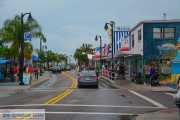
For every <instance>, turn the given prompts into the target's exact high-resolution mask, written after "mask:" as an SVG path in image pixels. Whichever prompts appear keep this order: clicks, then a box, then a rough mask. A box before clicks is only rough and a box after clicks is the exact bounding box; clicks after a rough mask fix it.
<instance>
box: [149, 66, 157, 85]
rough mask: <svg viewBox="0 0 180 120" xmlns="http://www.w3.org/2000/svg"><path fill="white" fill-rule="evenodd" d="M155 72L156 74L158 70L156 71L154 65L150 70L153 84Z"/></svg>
mask: <svg viewBox="0 0 180 120" xmlns="http://www.w3.org/2000/svg"><path fill="white" fill-rule="evenodd" d="M155 74H156V71H155V69H154V67H153V66H152V67H151V69H150V72H149V76H150V84H151V85H153V82H154V78H155Z"/></svg>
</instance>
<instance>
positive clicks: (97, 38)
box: [95, 35, 102, 69]
mask: <svg viewBox="0 0 180 120" xmlns="http://www.w3.org/2000/svg"><path fill="white" fill-rule="evenodd" d="M98 40H99V42H100V68H101V69H102V38H101V35H96V37H95V41H98Z"/></svg>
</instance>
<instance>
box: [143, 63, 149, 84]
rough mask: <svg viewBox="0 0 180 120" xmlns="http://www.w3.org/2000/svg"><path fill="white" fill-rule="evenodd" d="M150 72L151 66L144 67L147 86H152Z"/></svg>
mask: <svg viewBox="0 0 180 120" xmlns="http://www.w3.org/2000/svg"><path fill="white" fill-rule="evenodd" d="M149 71H150V67H149V65H144V74H145V84H150V82H149V79H150V75H149V73H150V72H149Z"/></svg>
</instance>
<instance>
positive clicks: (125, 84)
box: [102, 77, 176, 92]
mask: <svg viewBox="0 0 180 120" xmlns="http://www.w3.org/2000/svg"><path fill="white" fill-rule="evenodd" d="M102 78H103V79H105V80H107V81H108V82H109V83H111V84H112V85H113V86H114V87H115V88H126V89H131V90H136V91H142V90H144V91H154V92H176V90H175V89H173V88H171V87H169V86H165V85H163V86H151V85H145V84H136V83H133V82H131V81H128V80H110V79H108V78H106V77H102Z"/></svg>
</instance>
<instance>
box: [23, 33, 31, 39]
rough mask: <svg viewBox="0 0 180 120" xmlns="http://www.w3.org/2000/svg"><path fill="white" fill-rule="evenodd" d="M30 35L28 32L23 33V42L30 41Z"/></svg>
mask: <svg viewBox="0 0 180 120" xmlns="http://www.w3.org/2000/svg"><path fill="white" fill-rule="evenodd" d="M31 39H32V35H31V33H30V32H25V33H24V41H31Z"/></svg>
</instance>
